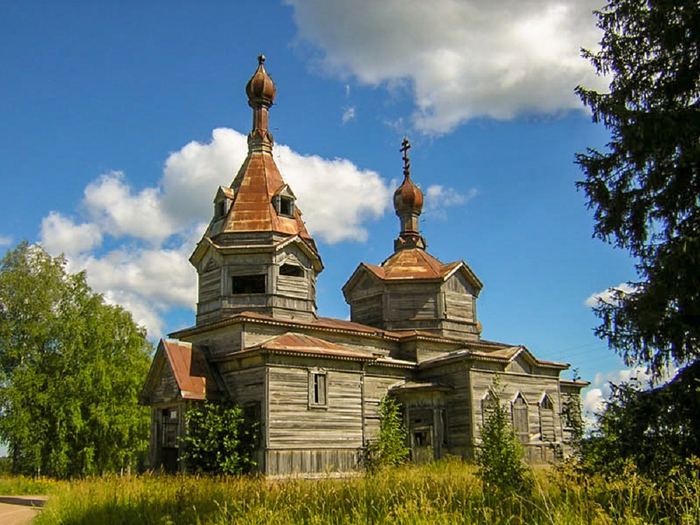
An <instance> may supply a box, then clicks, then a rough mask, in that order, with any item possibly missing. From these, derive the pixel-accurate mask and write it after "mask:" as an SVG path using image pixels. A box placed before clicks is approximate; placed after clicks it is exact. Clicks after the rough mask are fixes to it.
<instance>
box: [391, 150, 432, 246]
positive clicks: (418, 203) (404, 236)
mask: <svg viewBox="0 0 700 525" xmlns="http://www.w3.org/2000/svg"><path fill="white" fill-rule="evenodd" d="M410 148H411V143H410V142H409V141H408V139H407V138H404V139H403V143H402V144H401V150H400V151H401V152H402V153H403V157H402V158H403V176H404V178H403V182H402V183H401V186H399V187H398V188H397V189H396V191H395V192H394V210H395V211H396V215H397V216H398V217H399V219H400V220H401V233H400V234H399V238H398V239H396V240H395V241H394V251H395V252H398V251H399V250H404V249H406V248H421V249H425V246H426V244H425V239H424V238H423V237H421V235H420V232H419V230H418V217H420V214H421V212H422V211H423V192H422V191H421V190H420V188H419V187H418V186H416V185H415V184H414V183H413V181H412V180H411V161H410V159H409V158H408V150H409V149H410Z"/></svg>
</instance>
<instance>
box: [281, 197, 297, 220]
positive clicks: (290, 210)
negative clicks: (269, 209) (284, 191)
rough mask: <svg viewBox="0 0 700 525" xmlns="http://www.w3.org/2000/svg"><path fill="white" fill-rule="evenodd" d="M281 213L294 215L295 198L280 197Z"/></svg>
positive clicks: (288, 215) (289, 215)
mask: <svg viewBox="0 0 700 525" xmlns="http://www.w3.org/2000/svg"><path fill="white" fill-rule="evenodd" d="M279 214H280V215H285V216H287V217H294V199H292V198H290V197H280V199H279Z"/></svg>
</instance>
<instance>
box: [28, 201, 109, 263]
mask: <svg viewBox="0 0 700 525" xmlns="http://www.w3.org/2000/svg"><path fill="white" fill-rule="evenodd" d="M40 239H41V244H42V245H43V246H44V248H45V249H46V250H47V251H48V252H49V253H54V254H58V253H64V254H66V255H67V256H71V255H79V254H81V253H85V252H89V251H91V250H94V249H95V248H98V247H99V246H100V244H101V243H102V232H101V231H100V228H99V227H98V226H97V225H96V224H94V223H90V222H86V223H83V224H75V223H74V222H73V220H72V219H70V218H69V217H64V216H63V215H61V214H60V213H58V212H55V211H52V212H50V213H49V215H48V216H47V217H44V218H43V219H42V220H41V232H40Z"/></svg>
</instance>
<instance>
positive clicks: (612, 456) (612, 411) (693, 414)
mask: <svg viewBox="0 0 700 525" xmlns="http://www.w3.org/2000/svg"><path fill="white" fill-rule="evenodd" d="M698 414H700V362H696V363H695V364H693V365H691V366H689V367H687V368H685V369H684V370H683V371H682V373H681V374H679V375H678V376H677V377H676V378H675V379H674V380H673V381H671V382H670V383H669V384H668V385H665V386H664V387H661V388H655V389H651V390H642V389H640V388H639V387H638V386H637V385H633V384H630V383H624V384H622V385H618V386H613V393H612V396H611V398H610V400H609V401H608V402H607V404H606V407H605V410H604V411H603V413H602V414H601V415H600V417H599V426H600V428H599V430H598V432H597V433H596V435H594V436H592V437H591V438H590V439H588V440H586V441H585V442H584V445H585V449H584V451H585V455H584V457H585V466H586V467H587V470H588V471H590V472H605V473H609V474H615V473H618V472H621V471H622V470H623V467H624V466H625V464H626V463H632V464H634V465H635V467H636V468H637V470H638V471H639V472H640V473H642V474H645V475H647V476H648V477H650V478H652V479H655V480H658V479H660V478H663V477H665V476H666V475H668V474H669V473H671V472H674V471H678V470H679V469H680V470H684V469H685V470H693V471H695V472H697V464H695V465H693V464H692V463H691V462H689V461H688V459H689V458H692V457H693V456H695V457H698V453H699V452H700V418H699V417H698Z"/></svg>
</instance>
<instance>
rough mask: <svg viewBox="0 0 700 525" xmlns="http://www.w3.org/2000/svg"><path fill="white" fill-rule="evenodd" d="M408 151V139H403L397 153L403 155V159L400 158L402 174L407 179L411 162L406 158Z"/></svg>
mask: <svg viewBox="0 0 700 525" xmlns="http://www.w3.org/2000/svg"><path fill="white" fill-rule="evenodd" d="M409 149H411V143H410V142H409V141H408V138H406V137H404V138H403V142H402V143H401V149H400V150H399V151H400V152H402V153H403V157H401V158H402V159H403V174H404V175H406V176H407V177H408V176H409V175H410V174H411V160H410V159H409V158H408V150H409Z"/></svg>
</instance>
